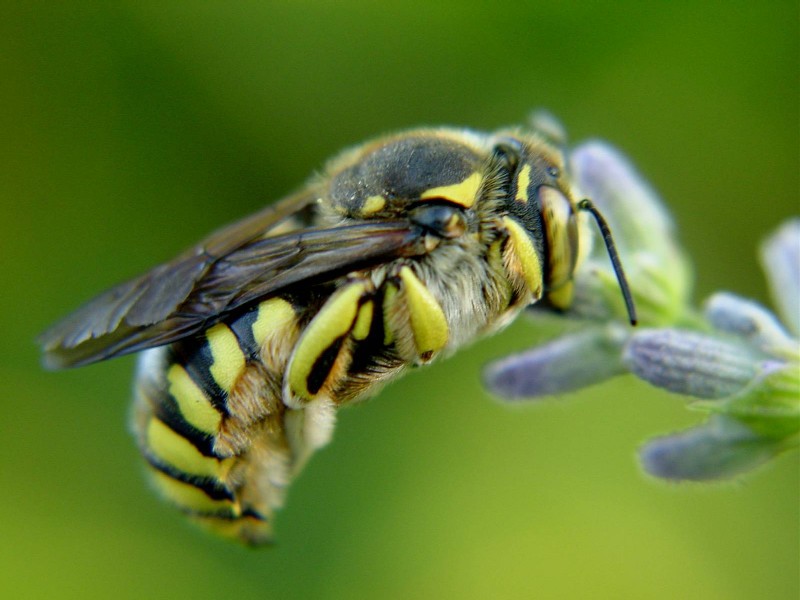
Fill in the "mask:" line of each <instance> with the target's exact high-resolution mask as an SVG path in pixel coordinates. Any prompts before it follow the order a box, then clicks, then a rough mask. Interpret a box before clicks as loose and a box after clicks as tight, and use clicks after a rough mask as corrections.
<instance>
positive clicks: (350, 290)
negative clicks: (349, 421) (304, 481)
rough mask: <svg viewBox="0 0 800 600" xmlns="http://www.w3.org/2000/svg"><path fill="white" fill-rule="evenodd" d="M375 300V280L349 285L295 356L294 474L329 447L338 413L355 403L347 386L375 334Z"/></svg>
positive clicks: (289, 391) (291, 376) (288, 419)
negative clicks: (359, 353) (356, 359)
mask: <svg viewBox="0 0 800 600" xmlns="http://www.w3.org/2000/svg"><path fill="white" fill-rule="evenodd" d="M375 300H376V298H375V289H374V285H373V284H372V282H371V281H370V280H368V279H366V278H358V277H355V278H351V279H348V280H345V282H344V283H343V284H342V285H341V286H340V287H339V288H338V289H337V290H336V291H334V292H333V294H331V296H330V297H329V298H328V299H327V300H326V301H325V303H324V304H323V305H322V307H321V308H320V309H319V311H318V312H317V314H316V315H315V316H314V318H313V319H312V320H311V321H310V322H309V323H308V325H307V327H306V328H305V330H304V331H303V334H302V335H301V336H300V339H299V340H298V342H297V344H296V346H295V348H294V351H293V352H292V356H291V359H290V360H289V364H288V366H287V368H286V377H285V380H284V388H283V401H284V403H285V404H286V405H287V406H288V407H289V410H287V412H286V415H285V426H286V432H287V439H288V442H289V445H290V447H291V449H292V473H293V474H297V473H299V472H300V470H301V469H302V468H303V466H304V465H305V464H306V462H307V461H308V459H309V458H310V457H311V455H312V454H313V453H314V452H315V451H316V450H317V449H319V448H321V447H322V446H324V445H326V444H327V443H328V442H329V441H330V439H331V436H332V434H333V428H334V425H335V416H336V415H335V412H336V408H337V406H339V405H340V404H342V403H343V402H344V401H346V400H349V399H351V396H350V395H348V393H347V391H346V390H343V389H342V386H343V385H344V382H345V381H347V380H348V376H349V370H350V367H351V362H352V359H353V353H354V350H355V349H356V348H357V347H358V345H359V344H360V343H361V342H362V341H364V340H365V339H366V338H367V337H368V336H370V334H371V333H372V325H373V322H374V317H375ZM365 387H368V386H365Z"/></svg>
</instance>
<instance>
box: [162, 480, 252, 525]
mask: <svg viewBox="0 0 800 600" xmlns="http://www.w3.org/2000/svg"><path fill="white" fill-rule="evenodd" d="M152 475H153V481H154V482H155V484H156V486H157V487H158V488H159V490H160V491H161V493H162V494H164V496H166V497H167V498H168V499H170V500H172V501H173V502H174V503H175V504H177V505H178V506H180V507H182V508H185V509H187V510H190V511H193V512H199V513H225V512H228V513H230V514H231V516H234V517H236V516H238V515H239V514H240V513H241V510H240V508H239V506H238V505H236V504H234V503H232V502H231V501H230V500H214V499H213V498H210V497H209V496H208V495H207V494H206V493H205V492H204V491H203V490H201V489H198V488H196V487H194V486H193V485H192V484H190V483H184V482H183V481H178V480H177V479H173V478H172V477H170V476H169V475H167V474H165V473H162V472H161V471H156V470H153V471H152Z"/></svg>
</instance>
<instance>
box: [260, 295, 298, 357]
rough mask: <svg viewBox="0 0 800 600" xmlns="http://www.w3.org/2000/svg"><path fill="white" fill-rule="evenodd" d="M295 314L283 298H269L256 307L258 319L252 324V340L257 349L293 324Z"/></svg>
mask: <svg viewBox="0 0 800 600" xmlns="http://www.w3.org/2000/svg"><path fill="white" fill-rule="evenodd" d="M294 320H295V312H294V308H292V305H291V304H290V303H289V302H287V301H286V300H284V299H283V298H270V299H269V300H265V301H264V302H262V303H261V304H259V305H258V317H256V321H255V323H253V339H255V341H256V344H258V346H259V347H261V346H263V345H264V342H265V341H266V340H267V338H268V337H269V336H270V335H272V334H274V333H276V332H279V331H282V330H284V329H286V328H287V327H288V326H289V325H291V324H293V323H294Z"/></svg>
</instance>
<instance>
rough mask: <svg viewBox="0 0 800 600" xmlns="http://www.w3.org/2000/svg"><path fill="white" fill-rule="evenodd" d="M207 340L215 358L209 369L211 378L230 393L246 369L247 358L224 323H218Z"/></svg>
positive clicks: (210, 331) (208, 332)
mask: <svg viewBox="0 0 800 600" xmlns="http://www.w3.org/2000/svg"><path fill="white" fill-rule="evenodd" d="M206 339H207V340H208V346H209V348H210V349H211V356H212V357H213V358H214V363H213V364H212V365H211V367H209V371H210V372H211V376H212V377H213V378H214V381H216V382H217V385H219V387H220V388H222V389H223V390H224V391H226V392H230V391H231V388H233V385H234V384H235V383H236V380H237V379H239V377H240V376H241V375H242V373H244V368H245V357H244V353H243V352H242V349H241V347H240V346H239V341H238V340H237V339H236V336H235V335H234V333H233V331H231V329H230V327H228V326H227V325H225V324H224V323H217V324H216V325H214V326H213V327H212V328H211V329H209V330H208V331H207V332H206Z"/></svg>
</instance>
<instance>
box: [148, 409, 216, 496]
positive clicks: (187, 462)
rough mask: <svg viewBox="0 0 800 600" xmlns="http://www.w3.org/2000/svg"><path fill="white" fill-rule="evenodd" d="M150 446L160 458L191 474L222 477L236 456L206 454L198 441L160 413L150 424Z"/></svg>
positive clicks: (154, 455) (176, 468)
mask: <svg viewBox="0 0 800 600" xmlns="http://www.w3.org/2000/svg"><path fill="white" fill-rule="evenodd" d="M147 447H148V450H149V452H150V454H151V455H152V456H153V457H154V458H155V459H157V461H158V462H160V463H163V464H164V465H165V466H168V467H172V468H174V469H175V470H177V471H180V472H182V473H185V474H186V475H189V476H192V475H194V476H199V477H211V478H214V479H216V480H222V479H223V478H224V477H225V475H226V474H227V471H228V469H229V466H230V461H231V460H232V459H225V460H218V459H216V458H211V457H209V456H203V454H201V453H200V451H199V450H198V449H197V448H196V447H195V446H194V444H192V443H191V442H190V441H189V440H187V439H186V438H184V437H182V436H181V435H179V434H178V433H176V432H174V431H173V430H172V429H170V428H169V427H168V426H167V425H166V424H165V423H164V422H163V421H161V420H160V419H158V418H156V417H151V418H150V422H149V423H148V424H147Z"/></svg>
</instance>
